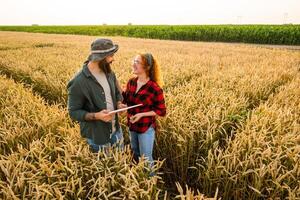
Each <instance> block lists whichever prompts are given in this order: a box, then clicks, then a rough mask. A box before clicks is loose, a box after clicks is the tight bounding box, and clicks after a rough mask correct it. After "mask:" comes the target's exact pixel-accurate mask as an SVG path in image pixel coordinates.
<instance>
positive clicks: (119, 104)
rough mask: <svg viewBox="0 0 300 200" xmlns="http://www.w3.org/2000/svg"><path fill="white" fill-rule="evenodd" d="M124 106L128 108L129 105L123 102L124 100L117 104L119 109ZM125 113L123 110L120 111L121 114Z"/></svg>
mask: <svg viewBox="0 0 300 200" xmlns="http://www.w3.org/2000/svg"><path fill="white" fill-rule="evenodd" d="M122 108H127V105H126V104H123V103H122V102H120V101H119V102H118V105H117V109H122ZM123 113H125V111H122V112H120V114H123Z"/></svg>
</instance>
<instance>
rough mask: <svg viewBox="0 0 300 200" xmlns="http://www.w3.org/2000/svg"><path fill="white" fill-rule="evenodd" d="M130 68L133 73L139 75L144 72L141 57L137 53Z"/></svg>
mask: <svg viewBox="0 0 300 200" xmlns="http://www.w3.org/2000/svg"><path fill="white" fill-rule="evenodd" d="M132 70H133V73H134V74H135V75H141V74H143V73H146V72H145V69H144V64H143V61H142V57H141V56H140V55H137V56H136V57H135V58H134V60H133V62H132Z"/></svg>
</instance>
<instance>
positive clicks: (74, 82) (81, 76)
mask: <svg viewBox="0 0 300 200" xmlns="http://www.w3.org/2000/svg"><path fill="white" fill-rule="evenodd" d="M85 79H86V77H85V75H84V72H83V69H80V70H78V72H77V73H75V75H74V76H73V77H72V78H71V80H70V81H69V82H68V84H67V88H69V87H70V86H71V85H77V84H78V83H82V82H83V81H84V80H85Z"/></svg>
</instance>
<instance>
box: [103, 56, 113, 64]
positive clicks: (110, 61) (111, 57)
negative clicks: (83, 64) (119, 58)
mask: <svg viewBox="0 0 300 200" xmlns="http://www.w3.org/2000/svg"><path fill="white" fill-rule="evenodd" d="M105 60H106V62H107V63H108V64H111V63H112V62H113V61H115V59H114V54H111V55H109V56H107V57H106V58H105Z"/></svg>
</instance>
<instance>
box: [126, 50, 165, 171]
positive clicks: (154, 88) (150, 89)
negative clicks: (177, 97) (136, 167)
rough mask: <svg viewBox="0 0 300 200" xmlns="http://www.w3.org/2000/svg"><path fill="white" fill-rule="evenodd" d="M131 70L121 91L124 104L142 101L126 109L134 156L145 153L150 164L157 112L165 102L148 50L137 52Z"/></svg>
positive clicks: (162, 107)
mask: <svg viewBox="0 0 300 200" xmlns="http://www.w3.org/2000/svg"><path fill="white" fill-rule="evenodd" d="M132 67H133V73H134V74H135V75H136V77H134V78H132V79H130V80H129V81H128V83H127V87H126V90H125V91H124V92H123V97H124V102H123V103H125V104H127V106H133V105H137V104H142V106H140V107H136V108H132V109H129V110H128V111H127V120H128V126H129V132H130V139H131V141H130V142H131V148H132V150H133V154H134V159H135V160H136V161H138V158H139V157H141V156H144V157H145V158H146V159H148V160H149V163H150V167H152V166H153V157H152V152H153V145H154V139H155V131H156V123H155V118H156V116H165V115H166V106H165V100H164V95H163V91H162V89H161V87H162V85H163V83H162V79H161V76H160V68H159V66H158V64H157V62H156V60H155V59H154V58H153V56H152V55H151V54H149V53H147V54H139V55H137V56H136V57H135V59H134V61H133V65H132Z"/></svg>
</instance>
